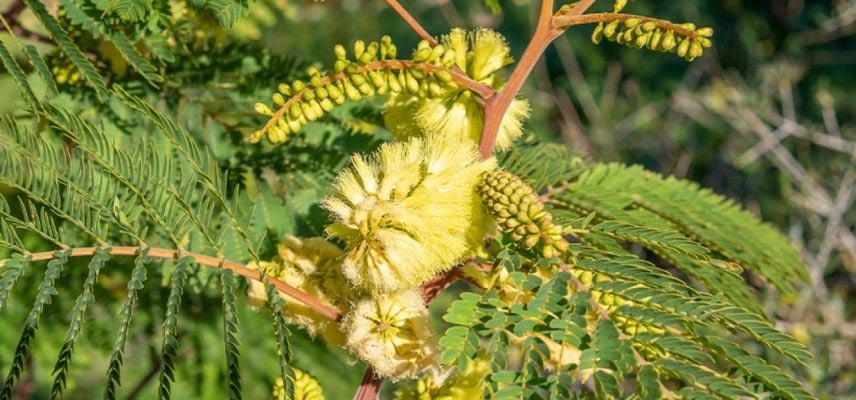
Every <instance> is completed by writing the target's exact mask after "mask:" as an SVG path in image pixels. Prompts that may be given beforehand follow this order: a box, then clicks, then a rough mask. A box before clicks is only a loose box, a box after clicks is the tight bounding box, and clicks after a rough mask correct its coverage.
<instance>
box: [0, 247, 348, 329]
mask: <svg viewBox="0 0 856 400" xmlns="http://www.w3.org/2000/svg"><path fill="white" fill-rule="evenodd" d="M95 250H96V248H95V247H79V248H75V249H73V250H72V251H71V253H70V254H69V255H68V257H91V256H93V255H95ZM139 250H140V248H139V247H112V248H111V249H110V254H111V255H114V256H130V257H133V256H136V255H137V254H138V253H139ZM178 253H179V251H178V250H172V249H162V248H155V247H152V248H151V249H150V250H149V253H148V256H149V257H152V258H165V259H175V258H176V257H178ZM181 255H182V256H187V257H193V259H194V262H196V263H197V264H201V265H205V266H209V267H214V268H221V267H222V268H225V269H228V270H231V271H232V272H234V273H236V274H238V275H241V276H243V277H245V278H247V279H251V280H254V281H259V272H258V271H257V270H255V269H252V268H249V267H247V266H246V265H244V264H240V263H237V262H234V261H229V260H223V259H220V258H217V257H211V256H207V255H204V254H198V253H191V252H181ZM53 258H55V255H54V252H52V251H46V252H41V253H32V254H30V261H31V262H35V261H47V260H51V259H53ZM5 263H6V262H5V260H4V261H0V268H2V267H3V266H4V265H5ZM268 278H269V279H270V283H271V284H273V285H274V286H276V288H277V290H279V291H280V292H282V293H285V294H287V295H288V296H291V297H293V298H295V299H297V300H298V301H300V302H301V303H303V304H306V305H307V306H308V307H309V308H311V309H312V310H314V311H315V312H317V313H318V314H321V315H322V316H324V317H325V318H328V319H330V320H332V321H339V320H340V319H341V317H342V313H341V312H340V311H339V310H337V309H336V308H335V307H333V306H330V305H328V304H324V303H323V302H321V301H320V300H318V299H316V298H315V297H313V296H312V295H310V294H308V293H306V292H303V291H301V290H299V289H297V288H295V287H293V286H290V285H288V284H287V283H285V282H282V281H280V280H278V279H276V278H274V277H271V276H269V277H268Z"/></svg>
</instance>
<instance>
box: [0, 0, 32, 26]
mask: <svg viewBox="0 0 856 400" xmlns="http://www.w3.org/2000/svg"><path fill="white" fill-rule="evenodd" d="M24 8H26V5H25V4H24V1H23V0H15V1H13V2H12V4H9V6H8V7H6V9H5V10H4V11H3V13H2V14H0V15H2V16H3V18H5V19H6V20H7V21H17V17H18V14H20V13H21V11H24Z"/></svg>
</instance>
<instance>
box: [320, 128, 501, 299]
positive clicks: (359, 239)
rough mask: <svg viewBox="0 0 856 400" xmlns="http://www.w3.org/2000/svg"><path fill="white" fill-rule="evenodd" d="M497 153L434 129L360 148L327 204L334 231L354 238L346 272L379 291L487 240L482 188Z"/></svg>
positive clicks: (418, 277) (430, 273)
mask: <svg viewBox="0 0 856 400" xmlns="http://www.w3.org/2000/svg"><path fill="white" fill-rule="evenodd" d="M494 167H495V161H493V160H488V161H479V157H478V153H477V151H476V149H475V146H474V145H472V144H469V143H460V142H457V141H455V140H454V139H450V138H446V137H442V136H431V137H428V138H425V139H420V138H412V139H410V140H408V141H406V142H398V143H388V144H384V145H383V146H381V148H380V149H379V151H378V152H377V153H376V154H375V155H373V156H371V157H369V158H364V157H362V156H359V155H357V156H354V157H353V158H352V167H351V168H349V169H347V170H345V171H344V172H342V173H341V174H340V175H339V177H338V179H337V180H336V183H335V194H334V195H332V196H330V197H328V198H327V199H325V200H324V202H323V204H324V207H325V208H326V209H327V210H329V211H330V213H331V214H332V215H333V217H334V219H335V220H336V223H334V224H331V225H329V226H328V227H327V232H328V233H329V234H330V235H331V236H333V237H336V238H339V239H342V240H343V241H344V242H345V243H346V244H347V246H348V249H347V252H346V254H345V257H344V262H343V264H342V271H343V273H344V275H345V276H346V277H347V278H348V279H349V280H350V281H351V282H353V283H354V284H355V285H356V286H358V287H360V288H364V289H366V290H368V291H369V292H370V293H372V294H373V295H378V294H384V293H392V292H397V291H401V290H405V289H410V288H414V287H417V286H419V285H421V284H423V283H425V282H427V281H428V280H430V279H431V278H432V277H434V276H435V275H436V274H438V273H439V272H442V271H445V270H448V269H449V268H451V267H452V266H453V265H455V264H456V263H458V262H460V261H461V259H463V258H464V257H465V256H467V255H468V254H471V253H472V252H473V251H474V250H475V249H477V248H478V247H479V246H481V244H482V240H483V238H484V237H485V236H486V234H487V233H488V231H489V229H490V227H491V226H492V222H491V219H490V216H488V215H487V214H486V212H485V210H484V209H483V207H482V205H481V202H480V200H479V197H478V194H477V192H476V188H477V186H478V185H479V184H480V183H481V175H482V173H483V172H485V171H487V170H490V169H492V168H494Z"/></svg>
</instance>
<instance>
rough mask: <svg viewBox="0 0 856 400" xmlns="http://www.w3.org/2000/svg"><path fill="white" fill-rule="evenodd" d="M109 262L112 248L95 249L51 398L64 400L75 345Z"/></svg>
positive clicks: (66, 340) (72, 320)
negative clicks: (99, 279)
mask: <svg viewBox="0 0 856 400" xmlns="http://www.w3.org/2000/svg"><path fill="white" fill-rule="evenodd" d="M109 260H110V248H109V247H98V248H97V249H95V255H94V256H93V257H92V259H91V260H90V261H89V272H88V273H87V275H86V281H84V283H83V290H82V291H81V292H80V294H79V295H78V296H77V300H76V301H75V303H74V309H72V311H71V318H70V319H71V323H70V324H69V326H68V331H66V334H65V341H64V342H63V344H62V349H60V351H59V357H58V358H57V361H56V364H55V365H54V369H53V375H54V381H53V384H52V385H51V398H62V393H63V390H65V386H66V380H67V379H68V369H69V367H70V366H71V359H72V356H73V355H74V343H75V342H76V341H77V338H78V337H79V336H80V335H81V334H82V333H83V328H84V326H85V325H86V309H87V307H89V305H90V304H92V302H94V301H95V296H94V295H93V294H92V293H93V290H94V288H95V283H96V282H97V280H98V275H99V274H100V273H101V269H102V268H104V265H106V264H107V261H109Z"/></svg>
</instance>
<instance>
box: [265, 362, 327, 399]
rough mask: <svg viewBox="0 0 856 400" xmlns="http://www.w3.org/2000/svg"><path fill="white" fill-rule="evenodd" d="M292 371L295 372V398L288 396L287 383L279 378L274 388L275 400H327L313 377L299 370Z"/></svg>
mask: <svg viewBox="0 0 856 400" xmlns="http://www.w3.org/2000/svg"><path fill="white" fill-rule="evenodd" d="M291 370H292V371H293V372H294V386H293V388H294V397H287V396H286V393H285V383H284V381H283V380H282V378H277V380H276V382H275V383H274V387H273V398H274V400H325V397H324V390H322V389H321V385H320V384H319V383H318V381H317V380H316V379H315V378H314V377H312V375H309V374H307V373H306V372H303V371H301V370H299V369H297V368H292V369H291Z"/></svg>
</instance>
